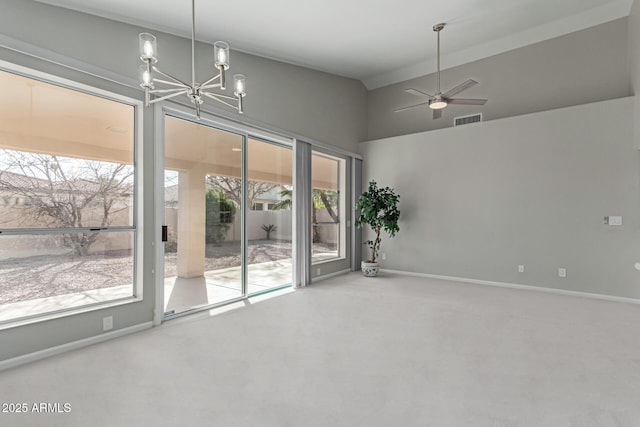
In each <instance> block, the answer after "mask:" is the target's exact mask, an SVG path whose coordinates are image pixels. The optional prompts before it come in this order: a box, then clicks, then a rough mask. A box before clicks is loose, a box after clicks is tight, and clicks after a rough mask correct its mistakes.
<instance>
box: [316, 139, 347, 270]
mask: <svg viewBox="0 0 640 427" xmlns="http://www.w3.org/2000/svg"><path fill="white" fill-rule="evenodd" d="M314 156H318V157H323V158H325V159H329V160H334V161H336V162H337V169H338V177H337V187H338V191H337V193H338V200H337V208H338V209H337V210H338V221H317V222H315V223H314V222H313V221H312V218H309V221H310V225H311V228H312V229H313V226H314V225H336V226H337V229H338V236H337V239H338V241H337V242H336V247H337V251H338V255H337V256H335V257H331V258H323V259H321V260H317V261H314V259H313V255H314V254H313V242H311V254H310V259H311V265H312V266H315V265H320V264H324V263H331V262H335V261H341V260H345V259H347V247H346V241H347V234H346V233H347V230H346V221H345V220H344V218H345V217H347V215H346V212H343V209H344V207H346V205H347V203H346V193H347V188H346V183H347V179H346V173H347V170H346V168H347V165H346V164H347V159H346V158H344V157H342V156H340V155H338V154H335V153H330V152H328V151H327V150H324V149H322V148H320V147H314V146H312V147H311V182H310V183H309V185H310V190H311V192H313V158H314ZM311 202H312V203H313V195H311Z"/></svg>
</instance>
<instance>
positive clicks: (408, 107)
mask: <svg viewBox="0 0 640 427" xmlns="http://www.w3.org/2000/svg"><path fill="white" fill-rule="evenodd" d="M421 105H429V101H427V102H421V103H420V104H414V105H409V106H407V107H401V108H398V109H395V110H393V112H394V113H397V112H398V111H404V110H408V109H410V108H414V107H420V106H421Z"/></svg>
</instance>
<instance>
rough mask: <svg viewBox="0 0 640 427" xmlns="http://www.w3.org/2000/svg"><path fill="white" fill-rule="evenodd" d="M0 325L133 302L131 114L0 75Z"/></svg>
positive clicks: (101, 99)
mask: <svg viewBox="0 0 640 427" xmlns="http://www.w3.org/2000/svg"><path fill="white" fill-rule="evenodd" d="M0 92H2V93H3V96H2V97H1V98H0V323H4V322H9V321H12V320H15V319H18V318H29V317H36V316H39V315H42V314H50V313H51V312H60V311H66V310H69V309H73V308H78V307H81V306H86V305H95V304H101V303H104V302H111V301H114V300H120V299H123V298H131V297H133V296H136V288H135V285H136V274H135V271H136V267H135V264H136V263H135V259H136V254H135V248H136V233H137V231H136V214H137V207H138V206H137V203H136V194H137V193H136V172H137V171H136V168H135V155H134V146H135V140H136V138H135V108H134V106H133V105H132V104H131V103H126V102H123V101H116V100H114V99H110V98H109V97H108V96H106V95H105V94H103V93H101V94H100V96H97V95H94V94H90V93H87V88H83V91H82V92H80V91H78V90H73V89H69V88H67V87H62V86H59V85H56V84H52V83H47V82H45V81H41V80H36V79H33V78H28V77H25V76H22V75H18V74H13V73H11V72H7V71H0Z"/></svg>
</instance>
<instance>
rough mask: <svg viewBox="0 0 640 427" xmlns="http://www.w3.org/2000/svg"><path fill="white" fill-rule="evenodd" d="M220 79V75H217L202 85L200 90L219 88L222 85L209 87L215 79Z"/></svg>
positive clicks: (217, 84)
mask: <svg viewBox="0 0 640 427" xmlns="http://www.w3.org/2000/svg"><path fill="white" fill-rule="evenodd" d="M219 77H220V73H218V74H216V75H215V76H213V77H211V78H210V79H209V80H207V81H206V82H204V83H202V84H200V89H206V88H208V87H218V86H220V83H216V85H215V86H209V85H210V84H211V83H212V82H213V81H214V80H215V79H217V78H219Z"/></svg>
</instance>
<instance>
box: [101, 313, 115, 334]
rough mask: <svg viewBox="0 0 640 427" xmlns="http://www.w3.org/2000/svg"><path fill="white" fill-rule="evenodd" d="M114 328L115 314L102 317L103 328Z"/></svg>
mask: <svg viewBox="0 0 640 427" xmlns="http://www.w3.org/2000/svg"><path fill="white" fill-rule="evenodd" d="M111 329H113V316H109V317H103V318H102V330H103V331H109V330H111Z"/></svg>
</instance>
